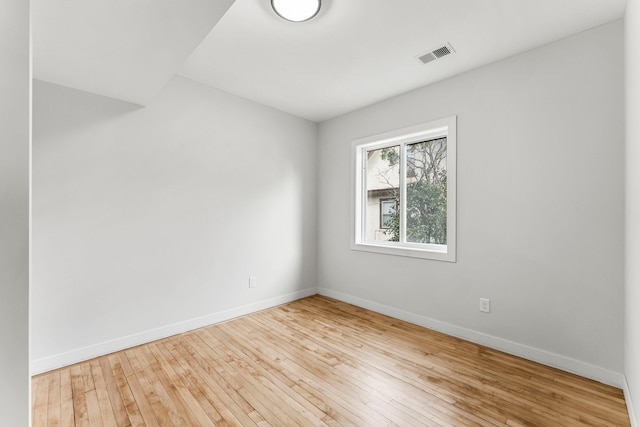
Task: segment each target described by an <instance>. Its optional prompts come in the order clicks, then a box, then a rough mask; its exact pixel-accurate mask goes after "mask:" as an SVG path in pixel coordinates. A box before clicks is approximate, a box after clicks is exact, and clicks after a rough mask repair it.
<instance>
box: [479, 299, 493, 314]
mask: <svg viewBox="0 0 640 427" xmlns="http://www.w3.org/2000/svg"><path fill="white" fill-rule="evenodd" d="M480 311H481V312H483V313H491V300H490V299H488V298H480Z"/></svg>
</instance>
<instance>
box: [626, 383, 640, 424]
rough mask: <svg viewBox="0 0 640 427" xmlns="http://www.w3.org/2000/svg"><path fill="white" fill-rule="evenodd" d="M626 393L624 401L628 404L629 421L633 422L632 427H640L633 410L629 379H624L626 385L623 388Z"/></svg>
mask: <svg viewBox="0 0 640 427" xmlns="http://www.w3.org/2000/svg"><path fill="white" fill-rule="evenodd" d="M622 390H623V391H624V401H625V402H626V404H627V411H628V412H629V420H630V421H631V427H640V423H639V422H638V419H637V418H636V414H635V410H634V409H633V401H632V400H631V389H629V383H628V382H627V377H625V378H624V384H623V387H622Z"/></svg>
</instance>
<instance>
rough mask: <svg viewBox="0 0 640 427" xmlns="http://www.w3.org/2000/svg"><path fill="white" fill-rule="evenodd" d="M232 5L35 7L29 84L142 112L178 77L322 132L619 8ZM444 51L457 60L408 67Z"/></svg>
mask: <svg viewBox="0 0 640 427" xmlns="http://www.w3.org/2000/svg"><path fill="white" fill-rule="evenodd" d="M232 2H233V0H189V1H184V0H183V1H180V0H92V1H86V0H55V1H53V0H32V9H33V44H34V49H33V52H34V76H35V77H36V78H38V79H42V80H46V81H51V82H53V83H58V84H62V85H65V86H70V87H74V88H77V89H81V90H85V91H89V92H94V93H98V94H100V95H106V96H111V97H114V98H118V99H123V100H127V101H132V102H136V103H139V104H145V103H147V102H149V101H150V100H152V99H153V97H154V96H155V95H157V93H158V92H159V91H160V90H161V89H162V87H163V86H164V85H165V84H166V82H167V81H168V80H169V78H170V77H171V76H172V75H173V74H174V73H176V72H178V73H179V74H181V75H183V76H186V77H189V78H191V79H194V80H197V81H199V82H202V83H205V84H208V85H211V86H214V87H217V88H219V89H222V90H224V91H227V92H230V93H234V94H236V95H239V96H242V97H245V98H248V99H251V100H254V101H257V102H260V103H262V104H266V105H269V106H272V107H274V108H277V109H279V110H283V111H286V112H289V113H291V114H295V115H297V116H301V117H305V118H307V119H310V120H314V121H322V120H325V119H328V118H331V117H335V116H337V115H340V114H343V113H345V112H348V111H351V110H354V109H357V108H360V107H363V106H366V105H369V104H371V103H374V102H377V101H380V100H382V99H385V98H388V97H390V96H394V95H398V94H400V93H403V92H406V91H408V90H411V89H414V88H417V87H420V86H424V85H427V84H430V83H434V82H436V81H438V80H442V79H445V78H448V77H451V76H453V75H456V74H459V73H462V72H464V71H467V70H470V69H473V68H476V67H478V66H481V65H484V64H487V63H490V62H494V61H496V60H499V59H502V58H505V57H508V56H511V55H514V54H517V53H519V52H522V51H525V50H528V49H531V48H534V47H537V46H540V45H543V44H546V43H549V42H551V41H554V40H558V39H560V38H563V37H566V36H569V35H571V34H575V33H577V32H580V31H583V30H586V29H589V28H592V27H594V26H597V25H600V24H603V23H606V22H610V21H613V20H615V19H618V18H621V17H622V16H623V14H624V9H625V6H626V0H323V9H322V11H321V13H320V15H319V16H318V17H317V18H316V19H314V20H312V21H309V22H305V23H289V22H286V21H283V20H282V19H280V18H278V17H277V16H276V15H275V14H274V13H273V11H271V9H270V1H269V0H236V1H235V3H233V5H232V6H231V7H230V8H229V10H228V11H227V12H226V14H224V13H225V11H226V9H227V8H228V6H229V4H230V3H232ZM222 14H224V16H223V17H222V18H221V19H220V20H219V22H218V19H219V18H220V16H221V15H222ZM216 22H217V25H216ZM214 25H215V27H214ZM211 28H213V30H211V31H210V32H209V30H210V29H211ZM446 42H449V43H451V45H452V46H453V48H454V49H455V50H456V53H455V54H454V55H449V56H446V57H444V58H442V59H440V60H437V61H434V62H431V63H429V64H427V65H422V64H421V63H420V62H418V61H417V60H416V56H417V55H419V54H421V53H424V52H426V51H430V50H433V49H435V48H438V47H440V46H442V45H443V44H444V43H446ZM196 46H197V47H196ZM194 48H195V51H193V49H194ZM192 51H193V52H192ZM597 58H598V55H597V52H594V61H597V60H598V59H597ZM550 66H552V64H550Z"/></svg>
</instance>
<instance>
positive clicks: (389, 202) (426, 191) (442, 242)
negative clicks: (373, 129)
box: [351, 116, 456, 262]
mask: <svg viewBox="0 0 640 427" xmlns="http://www.w3.org/2000/svg"><path fill="white" fill-rule="evenodd" d="M352 152H353V165H354V174H353V178H354V179H353V181H354V185H353V201H354V205H353V206H354V212H353V221H352V224H353V241H352V245H351V247H352V249H356V250H364V251H371V252H379V253H385V254H391V255H402V256H411V257H419V258H428V259H435V260H442V261H451V262H455V259H456V258H455V243H456V223H455V221H456V211H455V207H456V117H455V116H452V117H448V118H445V119H441V120H436V121H433V122H429V123H423V124H421V125H417V126H412V127H410V128H405V129H400V130H397V131H392V132H388V133H385V134H381V135H375V136H371V137H367V138H361V139H357V140H355V141H353V143H352Z"/></svg>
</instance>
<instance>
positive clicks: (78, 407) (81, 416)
mask: <svg viewBox="0 0 640 427" xmlns="http://www.w3.org/2000/svg"><path fill="white" fill-rule="evenodd" d="M70 371H71V389H72V393H73V416H74V421H75V425H76V426H77V427H86V426H89V414H88V412H87V399H86V396H85V394H84V393H85V382H84V378H83V376H82V368H81V365H73V366H72V367H71V369H70ZM47 375H48V374H47ZM33 425H34V426H37V425H39V424H36V423H33Z"/></svg>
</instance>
